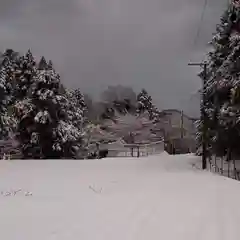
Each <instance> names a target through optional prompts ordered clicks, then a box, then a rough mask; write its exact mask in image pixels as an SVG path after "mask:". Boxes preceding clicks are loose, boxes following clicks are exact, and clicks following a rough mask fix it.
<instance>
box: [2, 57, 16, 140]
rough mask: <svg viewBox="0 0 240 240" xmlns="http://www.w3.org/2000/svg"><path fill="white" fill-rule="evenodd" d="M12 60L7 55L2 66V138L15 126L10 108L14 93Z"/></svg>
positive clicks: (7, 135)
mask: <svg viewBox="0 0 240 240" xmlns="http://www.w3.org/2000/svg"><path fill="white" fill-rule="evenodd" d="M11 68H12V66H11V62H10V61H9V59H8V58H7V57H5V58H4V59H3V61H2V63H1V67H0V140H2V139H4V138H7V137H9V135H10V132H11V131H12V130H13V128H14V119H13V118H12V117H11V115H10V113H9V111H8V108H9V103H10V100H11V94H12V84H11V75H10V73H11Z"/></svg>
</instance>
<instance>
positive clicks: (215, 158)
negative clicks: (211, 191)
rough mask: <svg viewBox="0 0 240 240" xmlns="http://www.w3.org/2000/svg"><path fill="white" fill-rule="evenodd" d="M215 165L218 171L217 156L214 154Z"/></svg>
mask: <svg viewBox="0 0 240 240" xmlns="http://www.w3.org/2000/svg"><path fill="white" fill-rule="evenodd" d="M214 165H215V166H214V167H215V172H217V156H216V155H214Z"/></svg>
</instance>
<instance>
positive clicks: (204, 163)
mask: <svg viewBox="0 0 240 240" xmlns="http://www.w3.org/2000/svg"><path fill="white" fill-rule="evenodd" d="M188 66H200V67H203V87H202V104H203V107H202V108H201V120H202V121H203V133H202V169H206V168H207V126H206V120H207V115H206V111H205V108H206V96H205V92H206V82H207V62H203V63H189V64H188Z"/></svg>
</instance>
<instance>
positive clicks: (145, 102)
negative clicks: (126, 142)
mask: <svg viewBox="0 0 240 240" xmlns="http://www.w3.org/2000/svg"><path fill="white" fill-rule="evenodd" d="M145 112H147V113H148V115H149V120H151V121H153V122H154V123H155V122H157V121H159V114H160V113H159V110H158V109H157V107H156V106H155V105H154V104H153V102H152V97H151V96H150V95H149V94H148V92H147V91H146V90H145V89H142V90H141V92H140V93H139V94H138V95H137V114H142V113H145Z"/></svg>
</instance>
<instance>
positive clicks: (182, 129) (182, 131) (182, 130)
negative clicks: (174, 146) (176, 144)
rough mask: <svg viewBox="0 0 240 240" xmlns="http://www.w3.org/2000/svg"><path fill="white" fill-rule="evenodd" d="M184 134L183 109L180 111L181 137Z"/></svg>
mask: <svg viewBox="0 0 240 240" xmlns="http://www.w3.org/2000/svg"><path fill="white" fill-rule="evenodd" d="M183 136H184V128H183V111H181V138H183Z"/></svg>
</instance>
